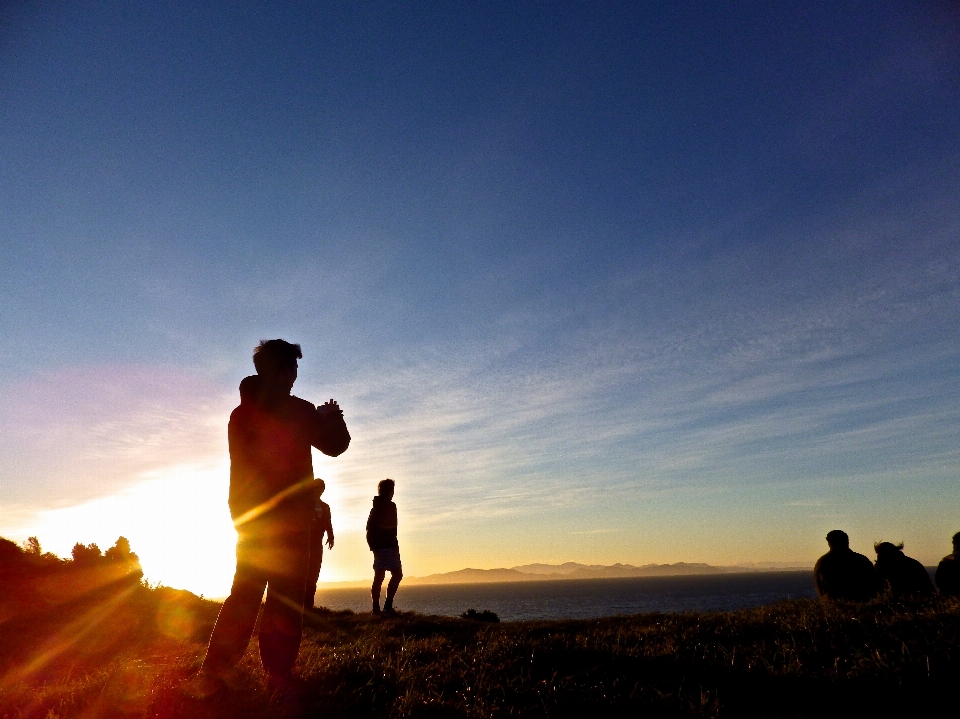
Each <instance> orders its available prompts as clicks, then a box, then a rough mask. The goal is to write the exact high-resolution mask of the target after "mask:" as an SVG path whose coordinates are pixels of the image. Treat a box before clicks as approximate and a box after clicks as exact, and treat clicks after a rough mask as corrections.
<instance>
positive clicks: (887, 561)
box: [873, 542, 933, 597]
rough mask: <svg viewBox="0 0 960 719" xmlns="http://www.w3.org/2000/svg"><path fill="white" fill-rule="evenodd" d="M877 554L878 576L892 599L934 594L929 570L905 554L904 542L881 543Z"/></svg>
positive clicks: (877, 548)
mask: <svg viewBox="0 0 960 719" xmlns="http://www.w3.org/2000/svg"><path fill="white" fill-rule="evenodd" d="M873 548H874V550H876V552H877V564H876V566H877V574H879V575H880V580H881V581H882V582H883V583H884V584H885V585H886V588H887V591H888V592H889V593H890V596H892V597H909V596H920V595H926V594H933V582H931V581H930V575H929V574H927V570H926V569H925V568H924V566H923V565H922V564H920V562H918V561H917V560H916V559H913V558H911V557H908V556H907V555H906V554H904V553H903V542H900V544H891V543H890V542H880V543H879V544H874V545H873Z"/></svg>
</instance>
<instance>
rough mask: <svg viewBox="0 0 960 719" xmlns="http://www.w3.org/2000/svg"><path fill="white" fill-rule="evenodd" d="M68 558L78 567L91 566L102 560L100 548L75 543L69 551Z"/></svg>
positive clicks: (93, 545)
mask: <svg viewBox="0 0 960 719" xmlns="http://www.w3.org/2000/svg"><path fill="white" fill-rule="evenodd" d="M70 556H71V557H73V561H74V562H75V563H76V564H77V565H78V566H91V565H94V564H96V563H97V562H98V561H99V560H100V559H102V558H103V553H102V552H101V551H100V547H98V546H97V545H96V544H80V542H77V543H76V544H74V545H73V549H72V550H70Z"/></svg>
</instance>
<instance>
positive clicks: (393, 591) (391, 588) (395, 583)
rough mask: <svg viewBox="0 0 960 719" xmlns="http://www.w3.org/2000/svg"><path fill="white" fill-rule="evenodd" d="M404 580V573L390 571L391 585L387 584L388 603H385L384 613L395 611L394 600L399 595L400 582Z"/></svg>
mask: <svg viewBox="0 0 960 719" xmlns="http://www.w3.org/2000/svg"><path fill="white" fill-rule="evenodd" d="M401 579H403V571H401V570H399V569H397V570H393V569H391V570H390V583H389V584H387V601H385V602H384V603H383V610H384V611H392V610H393V598H394V597H395V596H396V595H397V588H398V587H399V586H400V580H401Z"/></svg>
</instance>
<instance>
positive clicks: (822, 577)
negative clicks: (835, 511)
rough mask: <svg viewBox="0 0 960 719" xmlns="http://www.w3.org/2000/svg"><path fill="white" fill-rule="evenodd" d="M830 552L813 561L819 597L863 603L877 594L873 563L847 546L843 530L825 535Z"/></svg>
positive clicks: (836, 530) (848, 541) (847, 539)
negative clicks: (814, 562)
mask: <svg viewBox="0 0 960 719" xmlns="http://www.w3.org/2000/svg"><path fill="white" fill-rule="evenodd" d="M827 544H828V545H829V546H830V551H829V552H827V553H826V554H824V555H823V556H822V557H820V559H818V560H817V564H816V566H815V567H814V568H813V581H814V584H815V585H816V588H817V594H818V595H819V596H820V598H821V599H847V600H851V601H856V602H866V601H868V600H870V599H873V598H874V597H876V596H877V593H878V592H879V590H880V580H879V578H878V577H877V572H876V570H875V569H874V568H873V564H871V563H870V560H869V559H867V558H866V557H865V556H863V555H862V554H857V553H856V552H854V551H853V550H852V549H850V538H849V537H848V536H847V533H846V532H844V531H842V530H840V529H834V530H833V531H832V532H829V533H828V534H827Z"/></svg>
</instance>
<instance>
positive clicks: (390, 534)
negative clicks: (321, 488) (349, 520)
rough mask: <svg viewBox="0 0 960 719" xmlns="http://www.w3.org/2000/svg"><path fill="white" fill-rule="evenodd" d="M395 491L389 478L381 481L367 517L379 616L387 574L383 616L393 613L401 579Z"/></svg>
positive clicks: (372, 592) (372, 590) (373, 589)
mask: <svg viewBox="0 0 960 719" xmlns="http://www.w3.org/2000/svg"><path fill="white" fill-rule="evenodd" d="M394 490H395V484H394V481H393V480H392V479H384V480H382V481H381V482H380V483H379V484H378V485H377V496H376V497H374V498H373V507H372V508H371V509H370V516H368V517H367V546H368V547H370V551H371V552H373V586H372V587H370V597H371V599H372V600H373V613H374V614H381V610H380V588H381V587H382V586H383V580H384V577H386V573H387V572H390V582H389V583H388V584H387V598H386V601H385V602H384V603H383V611H382V613H383V614H387V615H391V616H392V615H395V614H396V611H395V610H394V608H393V598H394V596H396V594H397V587H399V586H400V580H401V579H403V566H402V564H401V563H400V545H399V543H398V542H397V505H396V504H394V502H393V493H394Z"/></svg>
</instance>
